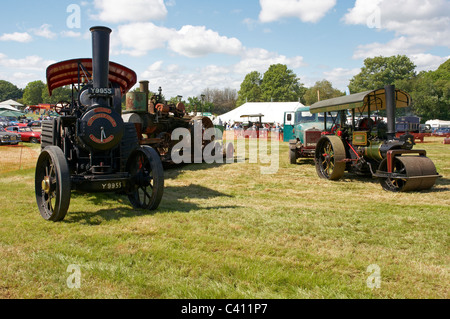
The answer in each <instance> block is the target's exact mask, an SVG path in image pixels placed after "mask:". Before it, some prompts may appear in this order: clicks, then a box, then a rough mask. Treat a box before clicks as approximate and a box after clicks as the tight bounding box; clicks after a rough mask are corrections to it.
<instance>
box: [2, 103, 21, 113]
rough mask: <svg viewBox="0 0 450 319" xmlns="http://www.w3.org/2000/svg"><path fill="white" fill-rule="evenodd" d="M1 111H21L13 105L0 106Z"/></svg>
mask: <svg viewBox="0 0 450 319" xmlns="http://www.w3.org/2000/svg"><path fill="white" fill-rule="evenodd" d="M0 110H8V111H14V112H17V111H19V110H18V109H16V108H15V107H13V106H11V105H7V104H0Z"/></svg>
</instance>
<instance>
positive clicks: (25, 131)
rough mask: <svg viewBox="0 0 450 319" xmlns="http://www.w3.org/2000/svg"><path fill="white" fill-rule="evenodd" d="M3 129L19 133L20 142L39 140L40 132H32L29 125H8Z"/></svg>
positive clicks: (37, 141) (38, 141) (36, 141)
mask: <svg viewBox="0 0 450 319" xmlns="http://www.w3.org/2000/svg"><path fill="white" fill-rule="evenodd" d="M5 130H6V131H7V132H11V133H18V134H20V135H21V136H22V142H30V143H40V142H41V132H34V131H33V130H32V129H31V128H30V127H20V126H8V127H7V128H5Z"/></svg>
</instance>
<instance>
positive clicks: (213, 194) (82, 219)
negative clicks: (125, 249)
mask: <svg viewBox="0 0 450 319" xmlns="http://www.w3.org/2000/svg"><path fill="white" fill-rule="evenodd" d="M219 197H228V198H231V197H232V196H230V195H228V194H224V193H221V192H218V191H215V190H212V189H209V188H206V187H203V186H200V185H195V184H191V185H189V186H168V187H165V188H164V195H163V199H162V201H161V204H160V206H159V207H158V209H157V210H154V211H149V210H145V209H135V208H133V207H132V206H131V203H130V202H129V200H128V197H127V196H126V195H119V194H112V193H109V194H108V193H101V194H81V193H76V192H74V193H72V200H77V198H78V199H81V198H84V199H85V200H88V201H89V202H90V203H91V204H92V205H95V206H98V208H99V209H98V210H97V211H95V212H82V211H78V212H77V211H75V212H71V211H69V212H68V218H66V219H65V220H64V221H63V222H64V223H86V224H88V225H100V224H101V223H103V222H105V221H111V220H119V219H122V218H132V217H136V216H146V215H153V214H167V213H173V212H177V213H180V212H181V213H191V212H195V211H199V210H203V211H208V210H217V209H230V208H231V209H232V208H237V207H238V206H234V205H233V206H230V205H225V206H217V205H214V206H206V207H205V206H200V205H198V204H196V203H193V202H190V201H189V200H190V199H201V200H205V199H211V198H219ZM113 201H117V202H118V203H120V204H122V205H128V206H129V207H117V208H107V209H104V208H103V209H102V208H101V207H102V205H105V203H107V204H108V205H110V204H111V202H113Z"/></svg>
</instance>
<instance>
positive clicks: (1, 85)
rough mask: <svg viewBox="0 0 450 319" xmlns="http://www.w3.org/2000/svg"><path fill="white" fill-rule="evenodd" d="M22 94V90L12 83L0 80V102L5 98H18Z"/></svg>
mask: <svg viewBox="0 0 450 319" xmlns="http://www.w3.org/2000/svg"><path fill="white" fill-rule="evenodd" d="M22 96H23V91H22V90H21V89H19V88H18V87H17V86H15V85H14V84H12V83H10V82H8V81H4V80H0V102H3V101H6V100H11V99H12V100H18V99H21V98H22Z"/></svg>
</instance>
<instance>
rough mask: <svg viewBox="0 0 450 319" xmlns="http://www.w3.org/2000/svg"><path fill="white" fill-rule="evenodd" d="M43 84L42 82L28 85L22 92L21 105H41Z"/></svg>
mask: <svg viewBox="0 0 450 319" xmlns="http://www.w3.org/2000/svg"><path fill="white" fill-rule="evenodd" d="M44 89H45V84H44V82H42V81H34V82H30V83H28V85H27V86H26V87H25V90H24V92H23V103H25V104H26V105H37V104H40V103H42V101H43V100H42V91H43V90H44Z"/></svg>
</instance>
